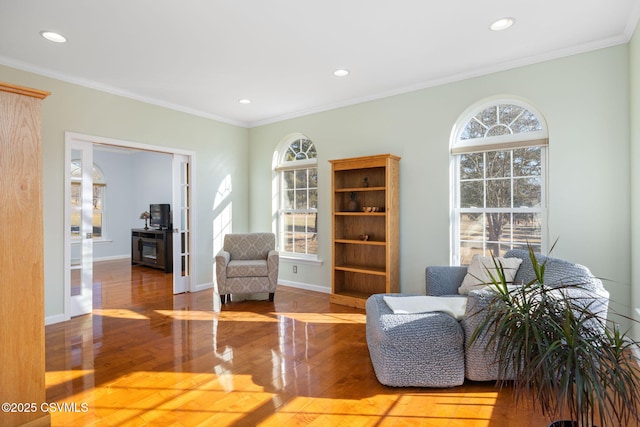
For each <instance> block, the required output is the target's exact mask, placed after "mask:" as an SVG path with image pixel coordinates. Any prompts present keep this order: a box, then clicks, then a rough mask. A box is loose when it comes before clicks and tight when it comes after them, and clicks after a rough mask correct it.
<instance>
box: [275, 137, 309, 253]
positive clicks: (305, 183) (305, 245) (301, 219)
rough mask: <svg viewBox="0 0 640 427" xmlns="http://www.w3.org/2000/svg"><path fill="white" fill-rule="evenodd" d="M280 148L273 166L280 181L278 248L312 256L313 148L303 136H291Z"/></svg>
mask: <svg viewBox="0 0 640 427" xmlns="http://www.w3.org/2000/svg"><path fill="white" fill-rule="evenodd" d="M289 141H290V140H289ZM283 148H284V151H283V153H282V155H281V156H280V162H279V163H278V165H277V167H276V170H277V171H278V175H279V182H280V185H279V187H280V188H279V193H280V194H279V197H278V237H279V249H280V251H281V252H282V253H284V254H289V255H294V256H303V257H305V256H311V257H315V256H316V255H317V253H318V225H317V219H318V168H317V158H316V157H317V153H316V148H315V146H314V145H313V142H312V141H311V140H310V139H308V138H306V137H303V136H298V137H295V139H294V140H293V141H291V142H289V143H287V145H286V146H285V147H283Z"/></svg>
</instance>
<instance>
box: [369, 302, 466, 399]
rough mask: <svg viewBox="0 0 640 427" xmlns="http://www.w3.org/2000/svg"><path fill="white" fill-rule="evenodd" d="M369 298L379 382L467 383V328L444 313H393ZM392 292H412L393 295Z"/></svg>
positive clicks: (371, 338) (412, 384)
mask: <svg viewBox="0 0 640 427" xmlns="http://www.w3.org/2000/svg"><path fill="white" fill-rule="evenodd" d="M384 295H389V294H376V295H372V296H371V297H369V299H368V300H367V305H366V309H367V326H366V329H367V345H368V346H369V353H370V355H371V362H372V363H373V368H374V370H375V373H376V377H377V378H378V381H380V383H382V384H384V385H388V386H394V387H454V386H458V385H461V384H462V383H463V382H464V332H463V330H462V327H461V326H460V324H459V322H458V321H457V320H456V319H454V318H453V317H451V316H450V315H448V314H444V313H440V312H432V313H415V314H394V313H393V311H391V309H390V308H389V306H388V305H387V303H386V302H385V301H384V299H383V296H384ZM392 296H408V295H402V294H392Z"/></svg>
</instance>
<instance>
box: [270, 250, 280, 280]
mask: <svg viewBox="0 0 640 427" xmlns="http://www.w3.org/2000/svg"><path fill="white" fill-rule="evenodd" d="M279 265H280V254H279V253H278V251H276V250H275V249H272V250H270V251H269V254H268V255H267V274H268V275H269V283H270V284H271V286H272V287H273V288H274V289H275V286H276V285H277V284H278V267H279Z"/></svg>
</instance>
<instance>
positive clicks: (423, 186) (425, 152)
mask: <svg viewBox="0 0 640 427" xmlns="http://www.w3.org/2000/svg"><path fill="white" fill-rule="evenodd" d="M628 58H629V57H628V46H627V45H621V46H617V47H612V48H607V49H602V50H598V51H594V52H590V53H585V54H581V55H576V56H572V57H567V58H563V59H558V60H553V61H548V62H545V63H540V64H536V65H531V66H526V67H521V68H517V69H513V70H509V71H505V72H500V73H496V74H492V75H488V76H484V77H479V78H474V79H469V80H465V81H461V82H457V83H451V84H447V85H443V86H438V87H433V88H428V89H424V90H420V91H415V92H411V93H408V94H403V95H398V96H393V97H389V98H386V99H381V100H376V101H371V102H367V103H363V104H358V105H354V106H350V107H345V108H340V109H336V110H332V111H327V112H322V113H317V114H313V115H309V116H305V117H300V118H295V119H290V120H286V121H283V122H279V123H274V124H269V125H264V126H260V127H257V128H254V129H251V130H250V150H249V153H250V161H251V176H250V186H251V201H250V208H251V216H250V218H251V223H250V228H251V229H252V230H258V229H269V228H270V227H271V216H270V211H269V210H267V209H264V206H269V205H270V203H271V200H270V194H271V188H270V181H271V178H272V172H271V169H270V166H271V163H270V162H271V157H272V153H273V150H274V149H275V147H276V146H277V144H278V143H279V141H280V140H281V139H282V138H283V137H284V136H286V135H288V134H290V133H293V132H300V133H303V134H305V135H307V136H308V137H310V138H311V139H312V140H313V142H314V143H315V145H316V147H317V150H318V160H319V185H320V186H321V190H320V195H319V202H318V203H319V230H320V237H319V238H320V247H319V254H320V257H321V258H322V260H323V261H324V264H323V265H322V266H313V265H306V264H305V265H298V274H297V275H294V274H292V273H291V265H290V264H287V263H286V262H283V263H281V278H282V279H283V280H285V281H292V282H297V281H298V282H308V283H312V284H314V285H317V286H318V287H324V288H325V289H328V288H329V287H330V282H331V274H330V273H331V272H330V269H331V248H330V240H331V235H330V230H329V228H330V223H331V219H330V198H329V192H330V168H329V163H328V160H330V159H336V158H344V157H352V156H360V155H370V154H379V153H393V154H397V155H399V156H401V157H402V160H401V161H400V170H401V173H400V187H401V193H400V199H401V201H400V206H401V215H400V224H401V225H400V248H401V254H400V259H401V289H402V291H403V292H409V293H424V268H425V267H426V266H427V265H436V264H441V265H442V264H448V262H449V248H450V238H449V137H450V132H451V129H452V126H453V125H454V123H455V122H456V120H457V119H458V117H459V115H460V114H461V113H462V112H463V111H464V110H465V109H466V108H467V107H469V106H470V105H471V104H473V103H475V102H477V101H479V100H481V99H483V98H486V97H490V96H494V95H499V94H507V95H514V96H517V97H521V98H524V99H526V100H528V101H529V102H530V103H531V104H532V105H534V106H536V107H537V108H538V109H539V110H540V111H541V112H542V113H543V115H544V116H545V118H546V120H547V123H548V126H549V138H550V148H549V158H550V166H549V222H550V224H549V225H550V232H549V237H550V239H551V240H553V239H555V238H558V239H559V243H558V245H557V247H556V249H555V250H554V252H553V255H555V256H557V257H561V258H566V259H569V260H572V261H575V262H579V263H582V264H585V265H587V266H589V267H590V268H591V270H592V271H593V273H594V274H596V275H597V276H599V277H604V278H608V279H611V280H612V281H611V282H607V283H606V287H607V288H608V289H609V290H610V292H611V294H612V299H613V300H615V301H616V302H617V303H613V304H612V306H614V308H616V309H618V310H623V311H628V310H627V308H626V306H628V301H629V297H630V288H629V283H630V275H631V266H630V261H631V259H630V254H629V248H630V244H631V242H630V202H629V194H630V193H629V191H630V185H629V177H630V165H629V160H628V158H629V61H628Z"/></svg>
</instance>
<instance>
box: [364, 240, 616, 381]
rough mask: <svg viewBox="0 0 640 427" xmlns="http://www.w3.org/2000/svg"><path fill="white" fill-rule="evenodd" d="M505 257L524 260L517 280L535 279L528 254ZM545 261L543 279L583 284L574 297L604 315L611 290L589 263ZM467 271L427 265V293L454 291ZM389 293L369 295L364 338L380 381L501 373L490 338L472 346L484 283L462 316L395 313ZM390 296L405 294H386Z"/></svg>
mask: <svg viewBox="0 0 640 427" xmlns="http://www.w3.org/2000/svg"><path fill="white" fill-rule="evenodd" d="M505 257H507V258H509V257H515V258H520V259H522V260H523V261H522V263H521V264H520V267H519V268H518V271H517V273H516V275H515V278H514V281H513V283H514V284H516V285H517V284H520V283H528V282H529V281H531V280H534V279H535V274H534V272H533V267H532V264H531V260H530V258H529V253H528V251H526V250H515V249H514V250H511V251H509V252H507V253H506V254H505ZM536 258H538V261H539V262H544V261H545V260H546V263H547V264H546V271H545V284H547V285H549V286H552V287H553V286H561V285H572V284H573V285H580V286H579V287H575V288H570V290H569V291H568V292H570V293H571V294H572V297H578V298H584V300H585V301H586V302H585V303H588V304H591V305H590V308H591V309H592V310H594V312H596V313H598V314H599V315H601V316H602V318H603V320H604V319H606V314H607V310H608V306H609V293H608V292H607V290H605V289H604V287H603V285H602V282H601V281H600V280H599V279H597V278H596V277H594V276H593V275H592V274H591V272H590V271H589V269H588V268H586V267H584V266H582V265H579V264H575V263H571V262H568V261H564V260H560V259H557V258H551V257H546V256H544V255H536ZM466 274H467V267H458V266H433V267H427V268H426V294H427V295H432V296H443V297H446V296H452V295H457V294H458V287H459V286H460V284H461V283H462V281H463V279H464V277H465V276H466ZM384 296H385V294H376V295H372V296H371V297H370V298H369V299H368V300H367V305H366V309H367V314H366V317H367V324H366V337H367V345H368V347H369V353H370V355H371V361H372V363H373V367H374V371H375V373H376V377H377V378H378V380H379V381H380V382H381V383H382V384H385V385H389V386H396V387H409V386H416V387H453V386H456V385H460V384H462V383H463V382H464V379H465V378H466V379H468V380H472V381H493V380H497V379H499V378H498V366H497V364H496V360H495V352H494V351H491V350H490V349H487V347H486V338H485V339H482V337H481V339H480V340H478V341H476V342H474V344H473V345H470V343H469V340H470V337H471V335H472V334H473V332H474V331H475V329H476V327H477V326H478V324H479V323H480V322H481V321H482V316H481V315H478V313H480V314H481V313H482V312H483V310H484V309H486V307H487V306H488V304H489V303H490V301H491V299H492V298H493V291H492V290H491V289H488V288H485V289H481V290H473V291H471V292H470V293H469V295H468V299H467V305H466V310H465V313H464V316H463V318H462V320H461V321H459V322H458V321H456V320H455V319H454V318H453V317H451V316H449V315H448V314H444V313H440V312H431V313H412V314H394V312H393V311H392V310H391V309H390V308H389V307H388V305H387V303H386V302H385V301H384ZM387 296H407V295H402V294H393V295H392V294H387Z"/></svg>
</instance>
